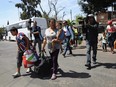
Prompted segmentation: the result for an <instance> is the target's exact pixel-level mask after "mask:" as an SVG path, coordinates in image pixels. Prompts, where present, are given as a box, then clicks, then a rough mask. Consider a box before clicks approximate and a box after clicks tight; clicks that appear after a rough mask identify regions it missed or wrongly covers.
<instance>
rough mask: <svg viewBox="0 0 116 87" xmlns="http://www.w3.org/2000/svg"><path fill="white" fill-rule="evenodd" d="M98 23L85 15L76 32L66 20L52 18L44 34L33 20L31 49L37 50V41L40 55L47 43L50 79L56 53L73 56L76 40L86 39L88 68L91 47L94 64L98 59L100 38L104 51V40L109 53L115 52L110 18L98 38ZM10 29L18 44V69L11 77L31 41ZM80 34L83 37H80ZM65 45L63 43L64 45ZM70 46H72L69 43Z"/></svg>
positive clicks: (53, 75) (54, 66)
mask: <svg viewBox="0 0 116 87" xmlns="http://www.w3.org/2000/svg"><path fill="white" fill-rule="evenodd" d="M98 26H99V24H98V23H97V22H96V20H95V18H94V16H93V15H88V16H87V18H86V24H85V25H83V29H82V32H79V31H78V29H77V28H76V27H74V26H69V24H68V22H67V21H63V23H61V22H57V21H56V20H55V19H50V21H49V28H48V29H46V30H45V36H44V37H42V35H41V28H40V27H39V26H37V22H36V21H34V24H33V27H32V30H31V34H33V35H34V38H35V39H34V47H33V49H34V50H37V49H36V44H37V43H38V50H39V53H38V54H39V56H41V52H44V51H45V50H46V49H45V46H46V45H47V48H48V51H49V54H50V57H51V59H52V76H51V79H52V80H55V79H56V78H57V75H56V74H57V70H58V66H59V64H58V57H59V52H61V53H62V55H63V57H64V58H66V54H67V51H69V54H70V55H72V56H73V52H72V46H74V47H77V46H78V44H79V43H78V41H80V40H83V39H84V40H85V41H86V48H87V52H86V57H87V61H86V64H85V66H86V67H87V69H91V50H93V55H92V59H93V64H96V63H97V62H96V61H97V43H98V41H102V47H103V51H104V52H106V51H107V43H108V46H109V47H110V48H111V52H112V53H114V41H115V40H116V29H115V28H114V27H113V26H112V21H110V22H108V26H107V28H106V30H105V31H104V32H103V35H102V36H101V38H100V39H99V40H98ZM10 32H11V34H12V35H13V36H16V40H17V46H18V56H17V71H16V73H15V74H13V76H16V77H17V76H20V75H21V74H20V67H21V66H22V56H23V53H24V52H25V50H29V49H31V47H30V46H31V45H32V43H31V42H30V41H29V39H28V38H27V37H26V35H25V34H24V33H23V32H22V33H19V32H18V30H17V28H15V27H13V28H11V29H10ZM82 35H83V36H82ZM63 45H65V46H63ZM71 45H72V46H71ZM30 71H31V68H28V69H27V72H30Z"/></svg>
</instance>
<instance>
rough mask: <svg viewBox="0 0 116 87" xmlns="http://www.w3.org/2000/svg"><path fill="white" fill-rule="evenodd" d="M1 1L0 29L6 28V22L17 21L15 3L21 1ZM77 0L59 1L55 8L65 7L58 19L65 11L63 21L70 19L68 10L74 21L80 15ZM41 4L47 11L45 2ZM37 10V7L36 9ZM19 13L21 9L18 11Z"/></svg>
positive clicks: (43, 0)
mask: <svg viewBox="0 0 116 87" xmlns="http://www.w3.org/2000/svg"><path fill="white" fill-rule="evenodd" d="M10 1H12V3H10V2H9V0H1V1H0V27H2V26H6V24H7V21H9V23H15V22H17V21H19V17H18V8H16V7H15V3H18V2H21V0H10ZM77 1H78V0H59V1H58V5H57V7H58V8H60V7H65V9H64V10H63V11H62V12H60V14H59V15H58V16H59V17H61V16H62V14H63V12H64V11H65V13H66V15H65V17H64V19H70V18H71V17H70V10H72V18H73V19H74V18H75V16H76V15H77V14H82V12H81V11H80V6H78V4H77ZM41 2H42V3H41V4H42V6H43V9H44V10H45V11H48V6H47V0H41ZM38 9H39V7H38ZM19 11H20V12H21V9H20V10H19Z"/></svg>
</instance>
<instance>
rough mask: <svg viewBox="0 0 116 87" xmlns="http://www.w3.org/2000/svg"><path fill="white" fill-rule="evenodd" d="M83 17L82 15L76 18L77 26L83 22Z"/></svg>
mask: <svg viewBox="0 0 116 87" xmlns="http://www.w3.org/2000/svg"><path fill="white" fill-rule="evenodd" d="M83 18H84V17H83V16H82V15H77V16H76V24H78V23H79V21H81V20H83Z"/></svg>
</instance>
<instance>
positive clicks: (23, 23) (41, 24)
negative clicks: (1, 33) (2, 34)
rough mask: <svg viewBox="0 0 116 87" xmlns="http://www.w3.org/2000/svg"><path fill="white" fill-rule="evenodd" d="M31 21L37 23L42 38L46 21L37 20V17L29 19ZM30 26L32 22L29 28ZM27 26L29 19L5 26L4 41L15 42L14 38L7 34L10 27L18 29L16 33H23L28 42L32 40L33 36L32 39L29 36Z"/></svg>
mask: <svg viewBox="0 0 116 87" xmlns="http://www.w3.org/2000/svg"><path fill="white" fill-rule="evenodd" d="M31 21H36V22H37V26H39V27H41V33H42V36H44V32H45V29H47V21H46V19H45V18H39V17H33V18H31ZM32 25H33V22H32V23H31V27H32ZM28 26H29V19H27V20H22V21H19V22H17V23H14V24H10V25H8V26H6V30H7V31H8V32H7V36H6V39H7V40H9V41H11V40H14V41H15V40H16V37H15V36H12V34H11V33H10V32H9V30H10V29H11V28H12V27H16V28H17V29H18V32H23V33H24V34H25V35H26V36H27V37H28V38H29V39H30V40H34V36H33V35H32V37H31V36H30V30H29V29H28Z"/></svg>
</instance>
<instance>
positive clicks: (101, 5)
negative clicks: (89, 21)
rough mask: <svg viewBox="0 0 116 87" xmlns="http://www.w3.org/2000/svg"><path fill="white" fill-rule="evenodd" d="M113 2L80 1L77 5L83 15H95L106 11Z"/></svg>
mask: <svg viewBox="0 0 116 87" xmlns="http://www.w3.org/2000/svg"><path fill="white" fill-rule="evenodd" d="M85 2H86V3H85ZM114 2H115V0H101V1H99V0H80V1H79V3H78V4H79V5H80V6H81V8H82V11H84V13H87V14H91V13H92V14H95V13H97V12H99V11H106V10H107V7H109V6H112V5H113V3H114Z"/></svg>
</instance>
